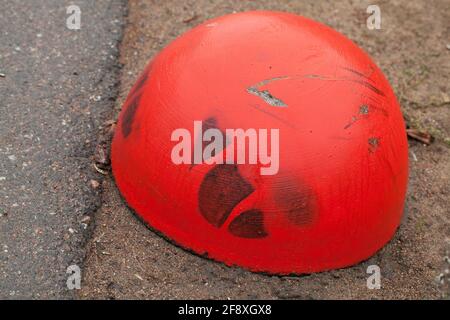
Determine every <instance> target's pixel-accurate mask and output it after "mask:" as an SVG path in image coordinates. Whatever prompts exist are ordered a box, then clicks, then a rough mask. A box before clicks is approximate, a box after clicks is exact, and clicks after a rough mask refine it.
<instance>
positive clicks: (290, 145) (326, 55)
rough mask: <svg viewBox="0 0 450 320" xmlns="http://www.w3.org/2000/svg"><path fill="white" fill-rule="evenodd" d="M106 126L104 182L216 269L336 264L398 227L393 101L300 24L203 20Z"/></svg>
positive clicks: (375, 245)
mask: <svg viewBox="0 0 450 320" xmlns="http://www.w3.org/2000/svg"><path fill="white" fill-rule="evenodd" d="M117 128H118V129H117V131H116V133H115V136H114V140H113V144H112V165H113V173H114V177H115V179H116V182H117V185H118V187H119V189H120V191H121V193H122V195H123V196H124V198H125V200H126V202H127V203H128V204H129V206H130V207H131V208H133V209H134V210H135V212H136V213H137V215H139V216H140V217H141V218H142V219H143V220H144V221H145V222H146V223H147V224H148V225H149V226H151V227H152V228H154V229H155V230H157V231H159V232H161V233H162V234H163V235H165V236H166V237H167V238H169V239H171V240H173V241H174V242H175V243H177V244H179V245H180V246H182V247H184V248H187V249H190V250H192V251H194V252H196V253H198V254H202V255H207V256H208V257H210V258H212V259H215V260H218V261H222V262H224V263H226V264H228V265H238V266H242V267H245V268H248V269H250V270H253V271H264V272H269V273H276V274H290V273H310V272H318V271H323V270H328V269H334V268H340V267H345V266H349V265H352V264H355V263H357V262H360V261H362V260H364V259H367V258H369V257H370V256H371V255H373V254H374V253H375V252H376V251H377V250H379V249H380V248H381V247H382V246H383V245H385V244H386V243H387V242H388V241H389V240H390V239H391V237H392V236H393V234H394V232H395V230H396V228H397V227H398V226H399V223H400V219H401V216H402V212H403V206H404V199H405V192H406V185H407V176H408V157H407V155H408V152H407V140H406V133H405V127H404V122H403V118H402V114H401V111H400V107H399V104H398V102H397V100H396V98H395V96H394V93H393V91H392V89H391V87H390V85H389V83H388V81H387V80H386V78H385V77H384V76H383V74H382V72H381V71H380V70H379V68H378V67H377V66H376V65H375V64H374V63H373V61H372V60H371V59H370V58H369V57H368V56H367V54H365V53H364V52H363V51H362V50H361V49H360V48H358V47H357V46H356V45H355V44H354V43H353V42H351V41H350V40H349V39H347V38H346V37H344V36H343V35H341V34H339V33H338V32H336V31H334V30H332V29H330V28H329V27H326V26H324V25H322V24H320V23H317V22H314V21H312V20H309V19H306V18H303V17H300V16H296V15H293V14H287V13H280V12H267V11H260V12H246V13H239V14H232V15H228V16H224V17H220V18H217V19H214V20H210V21H207V22H205V23H203V24H202V25H200V26H198V27H196V28H194V29H193V30H191V31H189V32H187V33H185V34H184V35H182V36H181V37H179V38H178V39H177V40H175V41H174V42H172V43H171V44H170V45H169V46H168V47H166V48H165V49H164V50H163V51H162V52H161V53H160V54H158V55H157V56H156V57H155V58H154V59H153V60H152V61H151V62H150V63H149V65H148V67H147V68H146V69H145V71H144V72H143V74H142V76H141V77H140V79H139V80H138V81H137V83H136V85H135V86H134V87H133V89H132V90H131V92H130V94H129V96H128V99H127V101H126V103H125V105H124V107H123V110H122V112H121V114H120V117H119V121H118V127H117ZM238 129H242V131H238ZM233 130H234V131H233ZM233 132H234V133H236V136H238V137H244V138H245V135H247V136H246V139H243V140H241V141H240V142H241V143H239V139H237V138H236V139H235V136H233V135H232V133H233ZM238 133H240V134H241V135H240V136H239V135H238ZM242 134H243V135H244V136H243V135H242ZM227 137H228V138H227ZM227 139H228V140H227ZM213 147H214V148H213ZM233 153H234V154H233ZM208 155H209V156H208ZM241 155H242V158H240V157H241ZM227 157H229V158H227ZM227 159H228V162H227V161H226V160H227Z"/></svg>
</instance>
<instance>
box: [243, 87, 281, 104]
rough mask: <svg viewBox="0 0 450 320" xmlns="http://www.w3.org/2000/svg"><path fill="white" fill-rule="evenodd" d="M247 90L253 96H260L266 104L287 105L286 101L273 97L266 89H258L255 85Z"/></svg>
mask: <svg viewBox="0 0 450 320" xmlns="http://www.w3.org/2000/svg"><path fill="white" fill-rule="evenodd" d="M247 92H248V93H250V94H253V95H254V96H257V97H260V98H261V99H263V100H264V101H265V102H266V103H267V104H268V105H271V106H273V107H287V104H286V103H284V102H283V101H281V100H280V99H278V98H275V97H274V96H273V95H272V94H271V93H270V92H269V91H268V90H262V91H260V90H258V89H257V88H256V87H250V88H248V89H247Z"/></svg>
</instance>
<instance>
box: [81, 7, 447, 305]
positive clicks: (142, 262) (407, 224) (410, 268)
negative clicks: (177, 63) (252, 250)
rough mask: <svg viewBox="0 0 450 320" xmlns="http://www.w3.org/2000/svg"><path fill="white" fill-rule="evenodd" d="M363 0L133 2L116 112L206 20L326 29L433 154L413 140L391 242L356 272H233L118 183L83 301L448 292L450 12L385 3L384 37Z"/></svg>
mask: <svg viewBox="0 0 450 320" xmlns="http://www.w3.org/2000/svg"><path fill="white" fill-rule="evenodd" d="M368 4H369V2H367V1H350V0H348V1H339V2H337V1H335V2H328V1H273V0H265V1H207V0H196V1H175V0H166V1H137V0H131V1H129V17H128V25H127V27H126V30H125V35H124V41H123V43H122V46H121V56H120V59H121V62H122V63H123V64H124V68H123V71H122V76H121V86H120V93H119V99H118V101H117V104H116V114H115V116H117V113H118V111H119V110H120V107H121V104H122V102H123V100H124V98H125V96H126V94H127V92H128V91H129V90H130V88H131V86H132V84H133V82H134V81H135V79H136V78H137V76H138V74H139V73H140V71H141V70H143V68H144V67H145V65H146V64H147V62H148V61H149V59H151V58H152V57H153V56H154V55H155V54H156V53H157V52H158V51H159V50H161V49H162V48H163V47H164V46H165V45H166V44H168V43H169V42H170V41H171V40H173V39H174V38H175V37H177V36H178V35H180V34H182V33H183V32H185V31H187V30H188V29H190V28H192V27H193V26H195V25H197V24H199V23H200V22H202V21H204V20H206V19H208V18H211V17H216V16H220V15H223V14H227V13H232V12H234V11H243V10H250V9H276V10H282V11H289V12H293V13H297V14H301V15H304V16H307V17H310V18H312V19H314V20H317V21H320V22H323V23H325V24H327V25H329V26H331V27H333V28H335V29H336V30H338V31H340V32H342V33H344V34H345V35H347V36H348V37H349V38H351V39H352V40H354V41H355V42H356V43H357V44H359V45H360V46H361V47H362V48H364V49H365V50H366V51H367V52H369V54H370V55H371V56H372V57H373V58H374V60H375V61H376V63H377V64H378V65H379V66H380V67H381V68H382V70H383V71H384V72H385V73H386V75H387V76H388V78H389V80H390V82H391V84H392V85H393V88H394V90H395V92H396V94H397V96H398V97H399V100H400V102H401V105H402V108H403V112H404V115H405V118H406V119H407V121H408V123H409V125H410V126H411V127H413V128H416V129H420V130H426V131H429V132H431V133H432V134H433V135H434V136H435V138H436V140H435V142H434V143H433V144H432V145H430V146H425V145H422V144H420V143H418V142H415V141H410V154H411V157H410V172H411V174H410V175H411V177H410V188H409V193H408V197H407V208H406V212H405V218H404V221H403V224H402V226H401V228H400V230H399V231H398V232H397V234H396V236H395V237H394V239H393V240H392V241H391V242H390V243H389V244H388V245H387V246H386V247H385V248H384V249H382V250H381V251H380V252H379V253H378V254H376V255H375V256H374V257H372V258H371V259H370V260H368V261H365V262H363V263H361V264H359V265H356V266H354V267H351V268H346V269H341V270H335V271H330V272H324V273H320V274H312V275H307V276H301V277H276V276H267V275H262V274H256V273H251V272H247V271H245V270H242V269H240V268H229V267H226V266H224V265H222V264H220V263H217V262H213V261H209V260H206V259H204V258H201V257H198V256H195V255H192V254H191V253H188V252H186V251H184V250H182V249H180V248H178V247H176V246H174V245H172V244H170V243H168V242H167V241H165V240H164V239H162V238H161V237H159V236H158V235H156V234H155V233H153V232H151V231H150V230H148V229H147V228H146V227H145V226H144V225H143V224H142V223H141V222H139V221H138V220H137V219H136V218H135V217H134V216H133V214H132V213H131V212H130V210H129V209H128V208H127V207H126V206H125V205H124V202H123V201H122V199H121V197H120V195H119V193H118V190H117V188H116V186H115V184H114V181H113V180H112V178H111V177H108V178H106V179H105V180H104V181H103V184H102V189H103V201H102V203H103V205H102V207H101V209H100V210H98V212H97V213H96V215H95V224H96V228H95V231H94V235H93V237H92V239H91V240H90V242H89V246H88V247H89V252H88V256H87V257H88V258H87V260H86V261H85V265H84V269H83V270H84V279H83V287H82V290H81V292H80V297H81V298H108V299H119V298H145V299H157V298H159V299H166V298H187V299H196V298H197V299H200V298H208V299H211V298H212V299H213V298H223V299H226V298H244V299H253V298H269V299H321V298H326V299H335V298H336V299H343V298H349V299H373V298H375V299H419V298H420V299H424V298H431V299H434V298H439V297H442V296H445V295H446V294H447V297H448V294H449V292H448V291H445V290H448V287H447V288H444V287H443V286H439V285H438V284H437V282H436V281H435V278H436V277H437V276H438V275H439V274H441V273H442V272H443V271H444V269H445V267H448V266H445V265H444V262H443V256H444V255H445V253H446V250H449V249H450V215H449V213H450V212H449V206H448V204H449V200H450V197H449V190H450V189H449V182H450V177H449V175H450V162H449V159H450V104H449V101H450V100H449V93H450V90H449V89H450V81H449V77H450V59H449V58H450V50H449V49H448V46H449V44H450V28H449V24H448V23H449V21H450V10H449V9H450V8H449V4H448V1H446V0H431V1H419V0H415V1H407V0H402V1H399V0H395V1H378V2H377V4H378V5H379V6H380V8H381V14H382V29H381V30H372V31H371V30H368V29H367V28H366V19H367V16H368V14H367V13H366V8H367V6H368ZM372 264H377V265H379V266H380V267H381V272H382V287H381V289H380V290H369V289H367V286H366V279H367V276H368V275H367V273H366V270H367V267H368V266H369V265H372Z"/></svg>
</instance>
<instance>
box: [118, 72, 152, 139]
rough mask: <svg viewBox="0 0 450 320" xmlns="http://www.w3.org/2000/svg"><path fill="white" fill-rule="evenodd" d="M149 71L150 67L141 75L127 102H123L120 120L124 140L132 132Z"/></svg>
mask: <svg viewBox="0 0 450 320" xmlns="http://www.w3.org/2000/svg"><path fill="white" fill-rule="evenodd" d="M149 71H150V67H149V68H147V69H146V70H145V71H144V72H143V73H142V75H141V76H140V77H139V79H138V80H137V82H136V84H135V85H134V86H133V88H132V89H131V91H130V93H129V94H128V98H127V102H125V113H124V114H123V119H122V134H123V136H124V137H125V138H127V137H128V136H129V135H130V134H131V132H132V131H133V122H134V118H135V115H136V111H137V109H138V107H139V102H140V100H141V96H142V88H143V87H144V85H145V83H146V82H147V80H148V74H149Z"/></svg>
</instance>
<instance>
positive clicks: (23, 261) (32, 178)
mask: <svg viewBox="0 0 450 320" xmlns="http://www.w3.org/2000/svg"><path fill="white" fill-rule="evenodd" d="M72 3H73V2H72V1H60V0H41V1H22V0H13V1H10V0H1V1H0V8H1V13H0V32H1V37H0V73H1V74H0V298H1V299H5V298H6V299H21V298H71V297H73V291H71V290H69V289H68V288H67V285H66V279H67V277H68V276H69V274H66V270H67V268H68V267H69V266H71V265H78V264H80V263H82V261H83V256H84V244H85V241H86V238H87V237H88V236H89V233H90V231H91V227H90V226H89V222H90V221H91V220H90V216H92V215H93V213H94V212H95V211H96V210H97V208H98V206H99V204H100V198H99V197H100V194H99V191H98V188H95V187H96V186H97V184H96V182H92V181H91V180H98V181H100V179H101V176H100V174H98V173H97V172H96V171H95V170H93V167H92V163H93V160H92V154H93V150H94V148H95V145H96V141H97V133H98V131H99V128H100V127H101V125H102V124H103V123H104V121H105V119H106V118H108V117H109V114H110V113H111V110H112V106H113V103H114V100H115V95H116V91H117V90H116V87H117V80H118V78H117V75H118V71H119V66H118V64H117V57H118V43H119V41H120V39H121V34H122V26H123V20H124V14H126V2H125V1H123V0H96V1H91V0H77V1H75V3H74V4H76V5H78V7H79V8H80V11H81V13H80V18H81V25H80V27H81V28H80V29H79V30H71V29H69V28H68V27H67V24H66V20H67V18H68V17H69V16H70V14H67V12H66V9H67V7H68V6H69V5H70V4H72ZM71 22H73V20H71Z"/></svg>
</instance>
